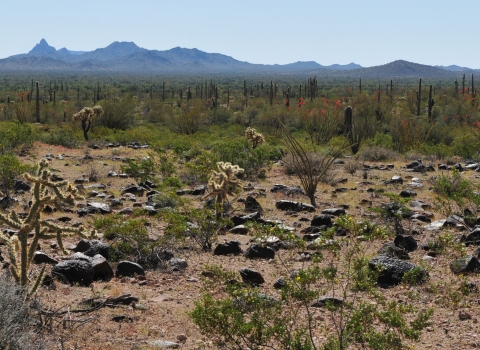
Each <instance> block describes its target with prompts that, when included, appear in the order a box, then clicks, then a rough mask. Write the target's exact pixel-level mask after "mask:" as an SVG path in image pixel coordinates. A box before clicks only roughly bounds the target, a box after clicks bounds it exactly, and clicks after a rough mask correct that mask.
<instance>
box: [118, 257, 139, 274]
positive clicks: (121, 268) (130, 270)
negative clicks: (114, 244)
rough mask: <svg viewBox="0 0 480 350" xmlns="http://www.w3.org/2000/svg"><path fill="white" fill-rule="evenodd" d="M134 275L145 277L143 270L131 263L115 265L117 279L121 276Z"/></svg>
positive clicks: (122, 262) (123, 262)
mask: <svg viewBox="0 0 480 350" xmlns="http://www.w3.org/2000/svg"><path fill="white" fill-rule="evenodd" d="M134 275H145V270H144V269H143V267H142V266H140V265H139V264H137V263H134V262H132V261H126V260H124V261H120V262H119V263H118V265H117V272H116V276H117V277H122V276H127V277H130V276H134Z"/></svg>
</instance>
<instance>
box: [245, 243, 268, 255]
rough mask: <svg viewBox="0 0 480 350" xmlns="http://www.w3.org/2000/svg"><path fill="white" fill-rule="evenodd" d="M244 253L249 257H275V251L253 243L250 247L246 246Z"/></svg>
mask: <svg viewBox="0 0 480 350" xmlns="http://www.w3.org/2000/svg"><path fill="white" fill-rule="evenodd" d="M244 255H245V257H247V258H249V259H255V258H261V259H273V258H275V251H274V250H273V249H272V248H270V247H262V246H260V245H258V244H256V243H254V244H252V245H251V246H250V247H248V249H247V250H246V251H245V254H244Z"/></svg>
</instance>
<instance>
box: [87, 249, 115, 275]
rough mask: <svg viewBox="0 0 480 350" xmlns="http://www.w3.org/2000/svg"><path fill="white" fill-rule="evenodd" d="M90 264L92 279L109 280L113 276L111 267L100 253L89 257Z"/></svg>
mask: <svg viewBox="0 0 480 350" xmlns="http://www.w3.org/2000/svg"><path fill="white" fill-rule="evenodd" d="M91 264H92V267H93V279H94V280H99V279H101V280H109V279H111V278H112V277H113V269H112V267H111V266H110V264H109V263H108V261H107V259H105V258H104V257H103V256H101V255H100V254H97V255H95V256H94V257H93V258H92V259H91Z"/></svg>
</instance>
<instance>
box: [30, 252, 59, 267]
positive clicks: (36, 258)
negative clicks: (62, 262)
mask: <svg viewBox="0 0 480 350" xmlns="http://www.w3.org/2000/svg"><path fill="white" fill-rule="evenodd" d="M33 263H34V264H58V261H57V260H55V259H54V258H52V257H50V256H48V255H47V254H45V253H44V252H35V253H34V254H33Z"/></svg>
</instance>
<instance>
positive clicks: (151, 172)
mask: <svg viewBox="0 0 480 350" xmlns="http://www.w3.org/2000/svg"><path fill="white" fill-rule="evenodd" d="M125 162H126V163H127V164H126V165H121V166H120V169H121V171H123V172H124V173H125V174H127V175H128V176H130V177H132V178H134V179H135V181H137V183H140V182H143V181H146V180H155V170H156V169H157V165H156V164H155V160H154V158H153V155H151V154H150V155H149V156H148V157H143V158H141V157H136V158H135V159H132V158H126V159H125Z"/></svg>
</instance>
